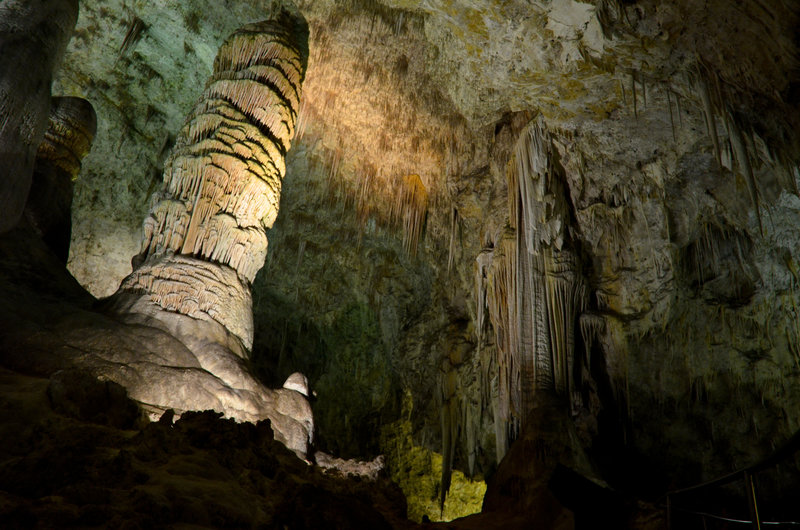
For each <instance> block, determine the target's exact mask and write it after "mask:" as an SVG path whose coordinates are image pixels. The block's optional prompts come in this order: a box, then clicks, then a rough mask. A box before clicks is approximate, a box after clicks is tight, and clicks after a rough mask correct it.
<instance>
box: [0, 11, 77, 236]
mask: <svg viewBox="0 0 800 530" xmlns="http://www.w3.org/2000/svg"><path fill="white" fill-rule="evenodd" d="M77 18H78V1H77V0H63V1H57V2H48V1H45V0H36V1H32V2H31V1H28V0H10V1H8V2H3V5H2V6H0V71H1V72H3V76H2V81H0V83H2V84H0V115H2V116H3V122H2V125H0V166H2V169H0V204H2V205H3V209H4V212H3V215H2V217H0V233H2V232H5V231H7V230H8V229H10V228H12V227H13V226H14V225H16V224H17V222H18V221H19V219H20V216H21V215H22V211H23V209H24V207H25V202H26V201H27V199H28V192H29V190H30V187H31V180H32V171H33V166H34V162H35V158H36V151H37V148H38V147H39V144H40V143H41V141H42V138H43V136H44V133H45V129H46V128H47V115H48V111H49V109H50V85H51V83H52V79H53V72H54V70H55V68H56V66H57V65H58V64H59V62H60V61H61V57H62V56H63V54H64V50H65V48H66V46H67V42H68V41H69V38H70V37H71V35H72V30H73V28H74V27H75V22H76V20H77Z"/></svg>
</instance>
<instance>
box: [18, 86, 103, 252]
mask: <svg viewBox="0 0 800 530" xmlns="http://www.w3.org/2000/svg"><path fill="white" fill-rule="evenodd" d="M96 129H97V116H96V115H95V112H94V108H93V107H92V105H91V103H89V102H88V101H86V100H85V99H81V98H74V97H58V98H53V100H52V105H51V107H50V118H49V126H48V128H47V131H46V132H45V135H44V140H43V141H42V143H41V144H39V149H38V151H37V153H36V165H35V166H34V171H33V183H32V185H31V193H30V196H29V198H28V203H27V204H26V205H25V218H26V219H27V220H28V222H29V223H30V225H31V227H32V228H33V230H34V231H35V232H36V233H37V234H38V235H39V237H41V238H42V240H43V241H44V242H45V243H46V244H47V246H48V247H50V249H51V250H52V251H53V252H55V254H56V255H57V256H58V258H59V259H60V260H61V261H62V262H63V263H66V262H67V257H68V255H69V243H70V235H71V226H72V216H71V211H70V210H71V207H72V188H73V184H72V183H73V181H74V180H75V179H76V178H77V177H78V172H79V171H80V169H81V159H83V157H85V156H86V155H87V154H88V153H89V149H90V148H91V145H92V141H93V140H94V134H95V132H96Z"/></svg>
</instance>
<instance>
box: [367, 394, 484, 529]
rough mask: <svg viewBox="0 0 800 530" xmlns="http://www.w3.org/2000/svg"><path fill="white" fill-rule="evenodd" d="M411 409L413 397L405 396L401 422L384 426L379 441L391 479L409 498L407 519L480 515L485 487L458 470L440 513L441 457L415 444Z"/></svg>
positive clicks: (447, 518)
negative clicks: (478, 513)
mask: <svg viewBox="0 0 800 530" xmlns="http://www.w3.org/2000/svg"><path fill="white" fill-rule="evenodd" d="M412 408H413V403H412V398H411V394H410V393H409V392H406V393H405V395H404V397H403V405H402V411H403V412H402V414H401V417H400V419H399V420H398V421H396V422H394V423H391V424H389V425H386V426H384V427H383V428H382V429H381V437H380V446H381V450H382V452H383V453H384V454H385V455H386V462H387V467H388V471H389V475H390V476H391V478H392V480H393V481H394V482H395V483H397V485H398V486H400V489H402V490H403V493H404V494H405V496H406V501H407V503H408V518H409V519H410V520H412V521H417V522H420V521H422V518H423V516H426V515H427V516H428V518H429V519H430V520H431V521H451V520H453V519H457V518H459V517H464V516H467V515H471V514H473V513H477V512H479V511H480V510H481V506H482V505H483V496H484V494H485V493H486V483H485V482H484V481H483V478H482V477H480V476H476V477H475V478H473V479H471V478H469V477H467V476H466V475H464V473H462V472H461V471H458V470H453V475H452V479H451V484H450V492H449V493H448V495H447V500H446V502H445V505H444V511H443V512H442V511H440V509H439V491H440V489H441V480H440V479H441V469H442V455H441V454H439V453H436V452H434V451H430V450H428V449H426V448H424V447H422V446H419V445H415V444H414V441H413V437H412V431H411V419H410V418H411V410H412Z"/></svg>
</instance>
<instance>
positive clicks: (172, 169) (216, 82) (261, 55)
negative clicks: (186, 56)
mask: <svg viewBox="0 0 800 530" xmlns="http://www.w3.org/2000/svg"><path fill="white" fill-rule="evenodd" d="M297 26H298V23H296V22H294V21H293V20H292V19H291V18H290V17H289V16H288V15H284V16H282V17H281V18H279V19H277V20H274V21H268V22H261V23H257V24H252V25H249V26H246V27H244V28H242V29H240V30H239V31H237V32H236V33H234V34H233V35H232V36H231V37H230V38H229V39H228V40H227V41H226V42H225V43H224V44H223V45H222V47H221V48H220V50H219V53H218V55H217V58H216V60H215V62H214V73H213V75H212V77H211V79H210V80H209V82H208V84H207V86H206V88H205V91H204V93H203V95H202V97H201V98H200V100H199V102H198V103H197V104H196V105H195V108H194V110H193V111H192V113H191V114H190V115H189V117H188V119H187V121H186V123H185V125H184V126H183V128H182V129H181V131H180V133H179V135H178V138H177V140H176V144H175V148H174V151H173V153H172V156H171V157H170V158H169V160H168V161H167V163H166V167H165V170H164V185H163V189H162V190H161V191H160V192H157V193H156V194H155V195H154V197H153V198H152V204H153V206H152V208H151V212H150V215H149V216H148V217H147V219H146V220H145V222H144V236H143V239H142V247H141V252H140V254H139V255H137V256H136V257H135V258H134V260H133V263H134V271H133V272H132V273H131V275H130V276H128V277H127V278H126V279H125V280H124V281H123V282H122V285H121V286H120V290H119V292H118V293H117V295H115V298H116V299H117V302H116V309H117V311H119V312H121V313H144V314H146V315H151V316H153V317H154V318H155V319H156V320H166V321H171V319H173V317H172V315H173V314H175V313H177V314H180V315H187V316H189V317H191V318H192V319H195V320H202V321H205V322H207V323H208V324H209V325H214V326H219V327H221V328H222V330H220V332H221V335H219V336H217V337H213V338H212V339H211V340H212V342H213V341H216V342H222V343H223V345H225V346H226V347H228V348H230V349H231V350H233V351H235V352H236V353H238V354H239V355H241V356H245V355H246V353H247V351H249V349H250V347H251V346H252V341H253V336H252V334H253V325H252V310H251V304H252V302H251V297H250V285H251V283H252V281H253V279H254V277H255V275H256V273H257V272H258V270H259V269H260V268H261V266H262V265H263V264H264V259H265V257H266V252H267V237H266V233H265V229H266V228H269V227H270V226H272V223H273V222H274V220H275V217H276V216H277V213H278V202H279V199H280V190H281V182H282V179H283V176H284V174H285V171H286V167H285V162H284V157H285V156H286V152H287V151H288V149H289V147H290V144H291V140H292V138H293V136H294V133H295V120H296V118H297V113H298V110H299V107H300V90H301V83H302V80H303V76H304V73H305V63H306V60H307V50H306V49H305V47H304V46H305V45H304V44H301V43H302V42H304V40H303V39H302V38H300V37H301V36H299V35H298V33H299V32H302V30H299V29H298V27H297ZM167 325H168V326H170V324H167ZM173 331H176V332H177V333H178V334H179V335H181V334H182V333H181V331H180V329H173Z"/></svg>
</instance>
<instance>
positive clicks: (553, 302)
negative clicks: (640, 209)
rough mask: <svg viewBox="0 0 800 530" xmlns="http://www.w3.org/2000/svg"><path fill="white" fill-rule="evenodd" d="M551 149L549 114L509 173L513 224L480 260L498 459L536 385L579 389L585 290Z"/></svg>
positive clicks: (523, 141) (533, 126) (522, 141)
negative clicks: (491, 340)
mask: <svg viewBox="0 0 800 530" xmlns="http://www.w3.org/2000/svg"><path fill="white" fill-rule="evenodd" d="M550 149H551V147H550V140H549V136H548V134H547V132H546V130H545V128H544V123H543V121H542V119H541V118H539V119H536V120H534V121H532V122H531V123H530V124H529V125H528V126H527V127H526V128H525V129H524V130H523V132H522V133H521V134H520V137H519V140H518V142H517V144H516V147H515V151H514V156H513V161H512V163H510V164H509V168H508V170H507V173H506V174H507V177H508V190H509V205H508V206H509V226H508V228H507V229H506V231H505V232H504V233H503V235H502V237H501V238H500V240H499V241H498V242H497V243H496V246H495V248H494V251H493V252H492V255H491V259H490V258H489V255H488V253H486V252H484V253H482V254H481V255H480V256H479V257H478V270H477V272H476V282H477V284H478V296H479V299H478V304H479V309H478V317H479V323H478V324H479V325H481V321H480V319H482V318H483V316H482V314H481V310H482V308H481V307H480V303H481V296H482V293H483V291H482V290H481V287H482V285H483V282H484V281H485V280H484V278H488V283H489V287H488V288H487V289H486V293H487V295H486V300H487V308H488V312H489V318H490V320H491V322H492V326H493V328H494V330H495V335H496V343H497V349H498V354H497V355H498V357H497V367H498V401H497V403H496V408H495V410H496V413H495V429H496V432H495V434H496V443H497V451H498V458H502V455H503V454H504V453H505V450H506V448H507V444H508V443H509V441H511V440H513V439H514V438H515V437H516V435H517V433H518V432H519V429H520V427H521V425H522V424H523V423H524V422H525V416H526V413H527V412H528V410H529V409H530V408H531V406H532V404H533V400H534V399H535V393H536V391H537V390H546V391H552V392H556V393H558V394H561V395H565V396H568V397H569V398H570V399H573V397H574V394H575V391H576V381H574V378H573V373H574V362H575V361H574V359H575V352H574V350H575V337H574V329H575V326H576V324H577V319H578V315H579V314H580V313H581V312H582V311H583V310H584V308H585V298H586V295H585V289H584V286H583V281H582V278H581V275H580V273H579V265H578V261H577V258H576V255H575V252H574V249H573V248H572V245H571V242H570V240H569V236H568V233H567V227H568V225H569V223H570V212H569V206H568V203H567V201H566V199H565V197H564V188H563V183H562V181H561V178H562V177H561V176H560V175H559V173H558V169H557V167H556V166H555V165H554V163H553V157H552V155H551V151H550ZM487 267H488V268H489V273H488V275H485V272H484V271H485V270H486V268H487ZM479 333H480V331H479Z"/></svg>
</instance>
